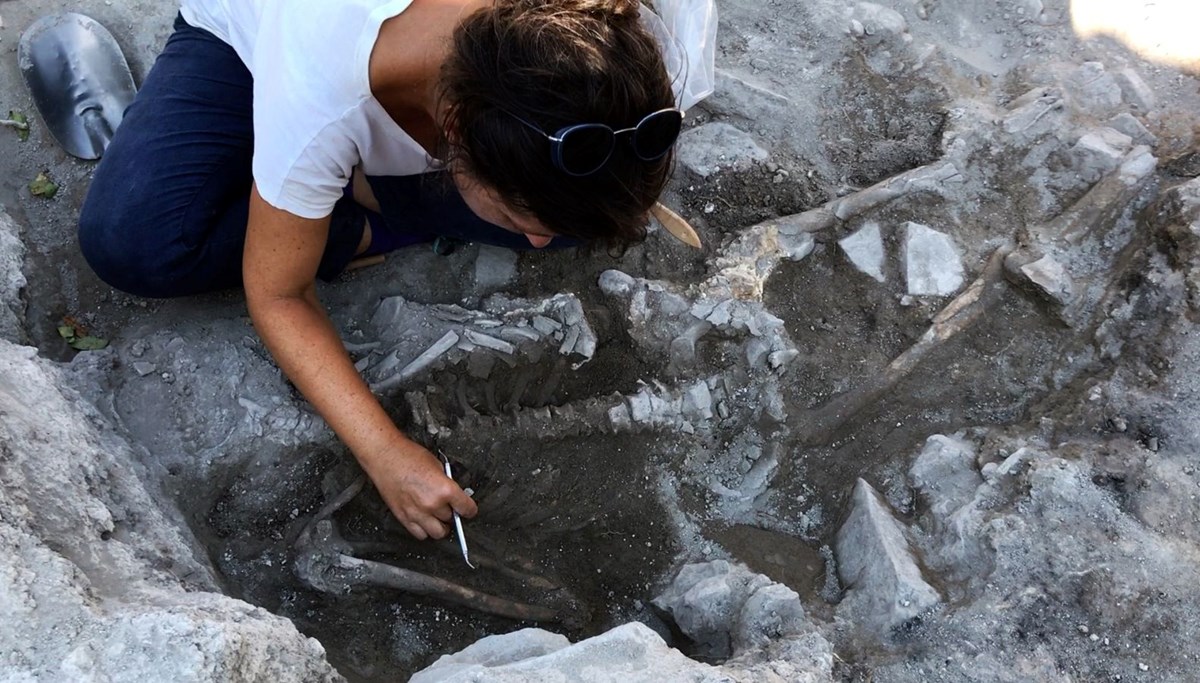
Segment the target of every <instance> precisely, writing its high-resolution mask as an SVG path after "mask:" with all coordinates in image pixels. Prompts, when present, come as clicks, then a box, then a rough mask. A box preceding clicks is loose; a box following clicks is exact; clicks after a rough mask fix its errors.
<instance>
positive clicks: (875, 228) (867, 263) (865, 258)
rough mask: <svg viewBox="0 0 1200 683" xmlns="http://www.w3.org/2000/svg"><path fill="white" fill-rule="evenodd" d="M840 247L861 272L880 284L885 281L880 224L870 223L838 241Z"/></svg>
mask: <svg viewBox="0 0 1200 683" xmlns="http://www.w3.org/2000/svg"><path fill="white" fill-rule="evenodd" d="M838 246H839V247H841V248H842V252H843V253H845V254H846V258H848V259H850V263H852V264H854V267H855V268H857V269H858V270H859V272H861V273H864V274H865V275H867V276H869V277H871V278H873V279H875V280H876V281H878V282H883V281H884V279H885V278H884V275H883V237H882V235H881V234H880V232H879V224H878V223H876V222H874V221H871V222H868V223H867V224H865V225H864V226H863V227H861V228H859V229H858V231H856V232H855V233H853V234H852V235H850V236H849V237H844V238H842V239H840V240H838Z"/></svg>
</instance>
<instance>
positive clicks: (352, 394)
mask: <svg viewBox="0 0 1200 683" xmlns="http://www.w3.org/2000/svg"><path fill="white" fill-rule="evenodd" d="M328 234H329V219H328V218H324V219H317V220H310V219H305V218H300V217H298V216H295V215H293V214H290V213H288V212H286V211H282V210H280V209H276V208H274V207H272V206H271V205H269V204H267V203H266V202H265V201H263V199H262V197H261V196H260V195H259V194H258V189H257V188H255V189H254V190H253V191H252V193H251V197H250V221H249V226H248V228H247V231H246V246H245V254H244V258H243V264H242V279H243V283H244V286H245V289H246V304H247V306H248V307H249V310H250V318H251V319H252V320H253V321H254V326H255V328H256V329H257V330H258V333H259V335H261V337H262V339H263V342H264V343H265V344H266V345H267V348H268V349H270V351H271V353H272V354H273V355H274V356H275V360H276V362H278V363H279V366H280V367H281V368H282V369H283V371H284V373H286V374H287V376H288V377H289V378H290V379H291V380H292V382H293V383H295V385H296V387H297V388H299V389H300V391H301V393H303V394H304V396H305V397H306V398H307V399H308V400H309V401H310V402H311V403H312V404H313V406H314V407H315V408H316V409H317V412H319V413H320V414H321V416H322V417H324V418H325V421H326V422H328V423H329V426H330V427H332V428H333V431H334V432H335V433H337V435H338V436H339V437H340V438H341V439H342V441H343V442H345V444H346V445H347V446H349V448H350V450H351V451H352V452H353V453H354V455H355V456H356V457H357V458H358V461H359V463H360V464H361V465H362V467H363V469H364V470H366V472H367V474H368V475H369V476H370V477H371V480H372V481H373V482H374V483H375V486H376V488H378V489H379V492H380V494H381V495H382V496H383V499H384V500H385V501H386V502H387V504H388V507H389V508H391V510H392V513H393V514H394V515H396V518H397V519H399V520H400V522H401V523H403V524H404V526H405V528H407V529H408V531H409V533H411V534H412V535H413V536H415V537H417V538H426V537H427V536H430V537H433V538H442V537H443V536H445V535H446V532H447V529H446V526H445V525H444V524H443V522H449V521H450V520H451V508H453V510H455V511H457V512H458V513H459V514H461V515H463V516H466V517H471V516H474V515H475V512H476V507H475V502H474V501H473V500H471V498H470V497H469V496H467V495H466V494H465V493H463V491H462V489H460V488H459V487H458V486H457V485H456V484H455V483H454V482H453V481H452V480H451V479H449V478H448V477H446V475H445V473H444V471H443V469H442V466H441V464H440V463H439V462H438V460H437V458H435V457H434V456H433V454H432V453H430V452H429V451H427V450H426V449H424V448H422V447H421V446H420V445H418V444H416V443H414V442H413V441H411V440H409V439H408V438H407V437H405V436H404V434H403V433H402V432H401V431H400V430H399V429H397V428H396V426H395V424H393V423H392V420H391V418H389V417H388V415H387V413H386V412H384V410H383V408H382V406H380V405H379V402H378V401H377V400H376V399H375V396H374V395H372V394H371V391H370V389H369V388H368V387H367V385H366V383H365V382H364V381H363V380H362V378H361V377H360V376H359V374H358V372H357V371H356V370H355V369H354V365H353V364H352V363H351V362H350V358H349V356H348V355H347V354H346V351H345V349H344V348H343V347H342V342H341V339H339V338H338V335H337V331H336V330H335V329H334V327H333V324H332V323H331V322H330V320H329V317H328V316H327V315H326V313H325V309H324V308H323V307H322V306H321V303H320V302H319V301H318V300H317V293H316V292H317V290H316V284H315V281H314V278H315V277H316V272H317V266H318V265H319V264H320V262H321V255H322V253H323V252H324V249H325V243H326V240H327V238H328Z"/></svg>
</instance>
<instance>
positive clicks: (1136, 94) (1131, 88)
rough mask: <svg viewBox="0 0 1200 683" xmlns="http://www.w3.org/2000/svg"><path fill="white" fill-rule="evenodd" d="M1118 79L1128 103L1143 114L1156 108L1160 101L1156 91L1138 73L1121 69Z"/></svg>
mask: <svg viewBox="0 0 1200 683" xmlns="http://www.w3.org/2000/svg"><path fill="white" fill-rule="evenodd" d="M1116 79H1117V85H1118V86H1119V87H1120V88H1121V94H1122V95H1124V96H1125V101H1126V102H1128V103H1129V104H1132V105H1133V106H1135V107H1137V108H1138V110H1139V111H1141V112H1142V113H1145V112H1148V111H1150V110H1151V109H1153V108H1154V105H1155V104H1156V103H1157V101H1158V100H1157V98H1156V97H1155V95H1154V91H1153V90H1151V89H1150V86H1148V85H1146V81H1143V80H1142V77H1141V76H1140V75H1139V74H1138V72H1137V71H1135V70H1134V69H1131V68H1125V69H1121V70H1120V71H1118V72H1117V74H1116Z"/></svg>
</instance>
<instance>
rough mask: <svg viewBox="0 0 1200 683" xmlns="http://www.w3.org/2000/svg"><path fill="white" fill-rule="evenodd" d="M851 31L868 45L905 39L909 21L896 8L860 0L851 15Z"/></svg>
mask: <svg viewBox="0 0 1200 683" xmlns="http://www.w3.org/2000/svg"><path fill="white" fill-rule="evenodd" d="M850 32H851V33H852V34H853V35H855V36H857V37H858V38H859V39H860V40H862V41H863V42H864V43H866V44H868V45H882V44H885V43H889V42H893V41H896V40H904V36H907V35H908V22H906V21H905V20H904V17H903V16H901V14H900V13H899V12H897V11H896V10H893V9H890V8H887V7H884V6H882V5H877V4H875V3H873V2H860V3H858V4H857V5H855V6H854V10H853V11H852V12H851V15H850Z"/></svg>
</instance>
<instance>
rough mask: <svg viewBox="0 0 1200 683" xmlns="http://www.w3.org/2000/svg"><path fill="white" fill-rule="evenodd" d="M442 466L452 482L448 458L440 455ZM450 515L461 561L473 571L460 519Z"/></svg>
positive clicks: (455, 513)
mask: <svg viewBox="0 0 1200 683" xmlns="http://www.w3.org/2000/svg"><path fill="white" fill-rule="evenodd" d="M442 465H443V466H445V468H446V476H447V477H450V481H454V474H453V473H451V472H450V458H447V457H446V456H445V455H442ZM467 495H471V494H470V491H468V492H467ZM451 514H453V515H454V533H455V534H457V535H458V547H459V548H460V549H461V550H462V556H463V561H464V562H466V563H467V566H468V567H470V568H471V569H474V568H475V565H473V564H471V557H470V555H469V554H468V553H467V537H466V536H465V535H464V534H463V528H462V517H459V516H458V513H457V512H452V513H451Z"/></svg>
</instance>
